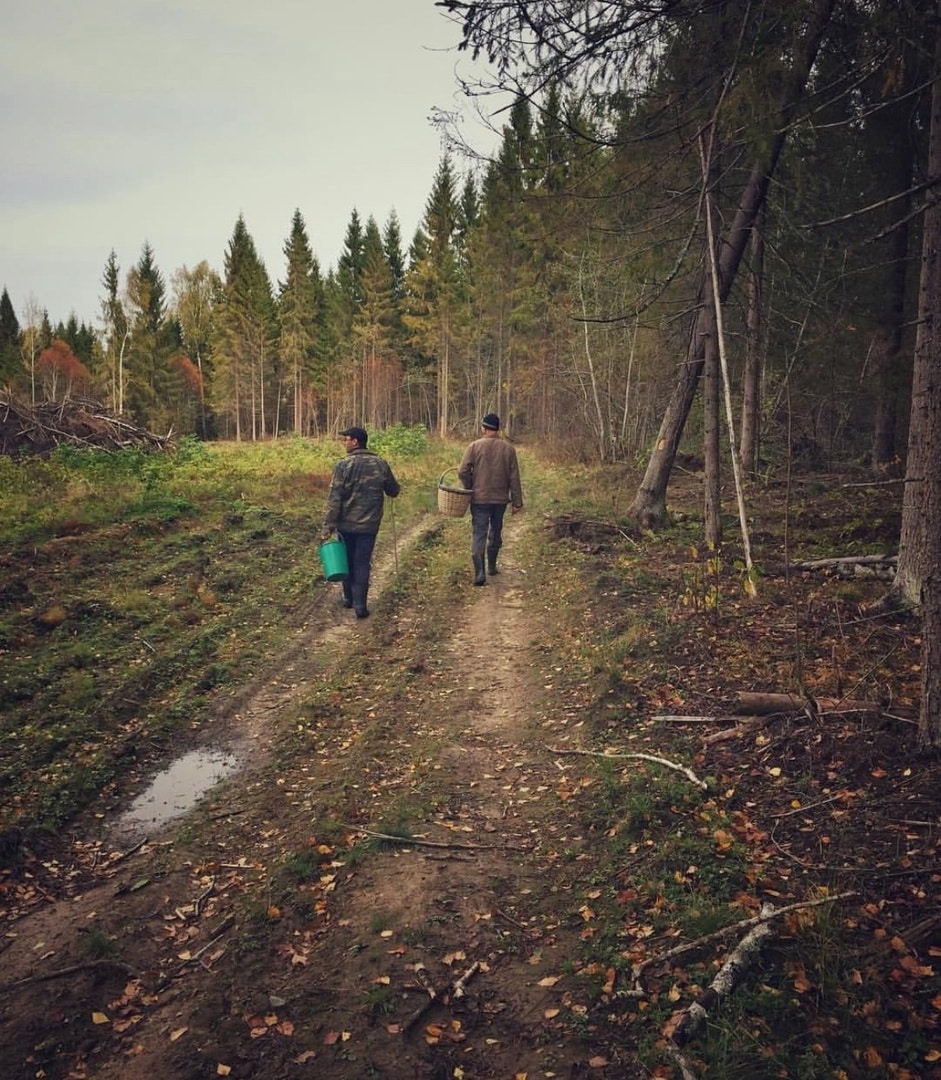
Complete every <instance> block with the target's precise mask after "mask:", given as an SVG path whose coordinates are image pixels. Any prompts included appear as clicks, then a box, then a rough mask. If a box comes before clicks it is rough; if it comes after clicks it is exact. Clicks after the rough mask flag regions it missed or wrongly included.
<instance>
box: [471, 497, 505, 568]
mask: <svg viewBox="0 0 941 1080" xmlns="http://www.w3.org/2000/svg"><path fill="white" fill-rule="evenodd" d="M470 509H471V529H472V531H471V555H483V554H484V552H485V551H489V552H490V553H491V554H493V555H496V553H497V552H498V551H499V550H500V548H501V547H502V546H503V515H504V514H505V513H506V503H471V508H470Z"/></svg>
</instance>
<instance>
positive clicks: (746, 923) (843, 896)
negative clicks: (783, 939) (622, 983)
mask: <svg viewBox="0 0 941 1080" xmlns="http://www.w3.org/2000/svg"><path fill="white" fill-rule="evenodd" d="M856 895H858V894H857V893H856V892H855V890H850V891H849V892H842V893H837V894H836V895H834V896H818V897H817V899H815V900H801V901H798V902H797V903H796V904H787V905H785V906H784V907H782V908H774V907H772V906H771V905H770V904H766V905H765V906H764V907H762V909H761V911H760V912H759V914H757V915H752V916H751V917H750V918H748V919H740V920H739V921H738V922H736V923H730V924H729V925H728V926H723V927H722V928H721V929H719V930H714V931H713V932H712V933H711V934H706V935H705V936H704V937H700V938H696V939H695V940H694V941H686V942H684V943H683V944H682V945H675V946H674V947H673V948H672V949H667V951H666V952H662V953H657V954H656V955H654V956H648V957H647V959H646V960H642V961H640V963H637V964H635V965H634V967H633V972H632V974H633V976H634V985H633V987H630V988H625V989H623V990H619V991H617V993H616V994H615V995H614V996H615V997H629V998H638V997H646V996H647V991H646V990H645V989H644V986H643V982H642V979H643V975H644V972H645V971H646V970H647V969H648V968H650V967H654V966H655V965H656V964H663V963H666V961H668V960H673V959H674V958H675V957H677V956H682V955H683V954H684V953H688V952H692V951H693V950H694V949H702V948H704V947H705V946H706V945H711V944H712V943H713V942H714V941H720V940H721V939H722V938H725V937H728V935H729V934H734V933H740V932H741V931H743V930H744V931H749V932H750V931H751V930H752V929H754V928H755V927H758V926H762V925H764V924H765V923H770V922H772V921H773V920H774V919H780V918H783V916H785V915H790V914H791V912H792V911H803V910H804V909H805V908H813V907H821V906H822V905H823V904H835V903H837V902H838V901H840V900H849V899H851V898H852V897H854V896H856Z"/></svg>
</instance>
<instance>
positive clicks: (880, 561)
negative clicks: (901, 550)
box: [791, 555, 899, 570]
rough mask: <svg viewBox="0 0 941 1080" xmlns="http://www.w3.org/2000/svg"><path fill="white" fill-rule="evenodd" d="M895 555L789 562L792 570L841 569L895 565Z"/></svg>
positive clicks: (850, 556) (840, 557)
mask: <svg viewBox="0 0 941 1080" xmlns="http://www.w3.org/2000/svg"><path fill="white" fill-rule="evenodd" d="M898 561H899V560H898V556H897V555H842V556H838V557H836V558H832V559H806V560H805V561H804V562H795V563H791V569H792V570H841V569H844V568H846V567H853V566H884V567H890V566H895V565H897V563H898Z"/></svg>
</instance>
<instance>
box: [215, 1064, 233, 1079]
mask: <svg viewBox="0 0 941 1080" xmlns="http://www.w3.org/2000/svg"><path fill="white" fill-rule="evenodd" d="M230 1072H232V1066H231V1065H223V1064H221V1063H220V1064H218V1065H217V1066H216V1076H228V1075H229V1073H230Z"/></svg>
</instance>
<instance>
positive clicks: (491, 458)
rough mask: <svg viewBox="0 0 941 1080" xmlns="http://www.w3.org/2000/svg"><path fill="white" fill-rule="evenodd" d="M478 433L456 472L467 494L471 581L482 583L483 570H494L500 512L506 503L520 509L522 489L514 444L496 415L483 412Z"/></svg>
mask: <svg viewBox="0 0 941 1080" xmlns="http://www.w3.org/2000/svg"><path fill="white" fill-rule="evenodd" d="M480 427H481V432H482V437H481V438H479V439H475V440H474V442H472V443H471V444H470V446H468V448H467V449H466V450H465V451H464V457H463V458H462V459H461V464H460V465H459V466H458V470H457V475H458V477H459V478H460V481H461V483H462V484H463V485H464V487H465V488H470V489H471V490H472V491H473V494H472V495H471V504H470V509H471V526H472V533H471V556H472V557H473V560H474V584H475V585H486V584H487V576H486V574H485V573H484V552H486V554H487V570H488V571H489V572H490V573H491V574H496V573H497V553H498V552H499V550H500V548H501V547H502V545H503V516H504V514H505V513H506V508H507V504H508V503H510V504H512V507H513V509H512V512H513V513H514V514H516V513H518V512H519V511H520V510H522V509H523V489H522V487H521V486H520V470H519V464H518V462H517V460H516V448H515V447H514V446H513V444H512V443H511V442H509V441H508V440H507V439H504V438H501V436H500V417H499V416H497V415H496V414H495V413H487V415H486V416H485V417H484V418H483V420H481V422H480Z"/></svg>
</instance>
